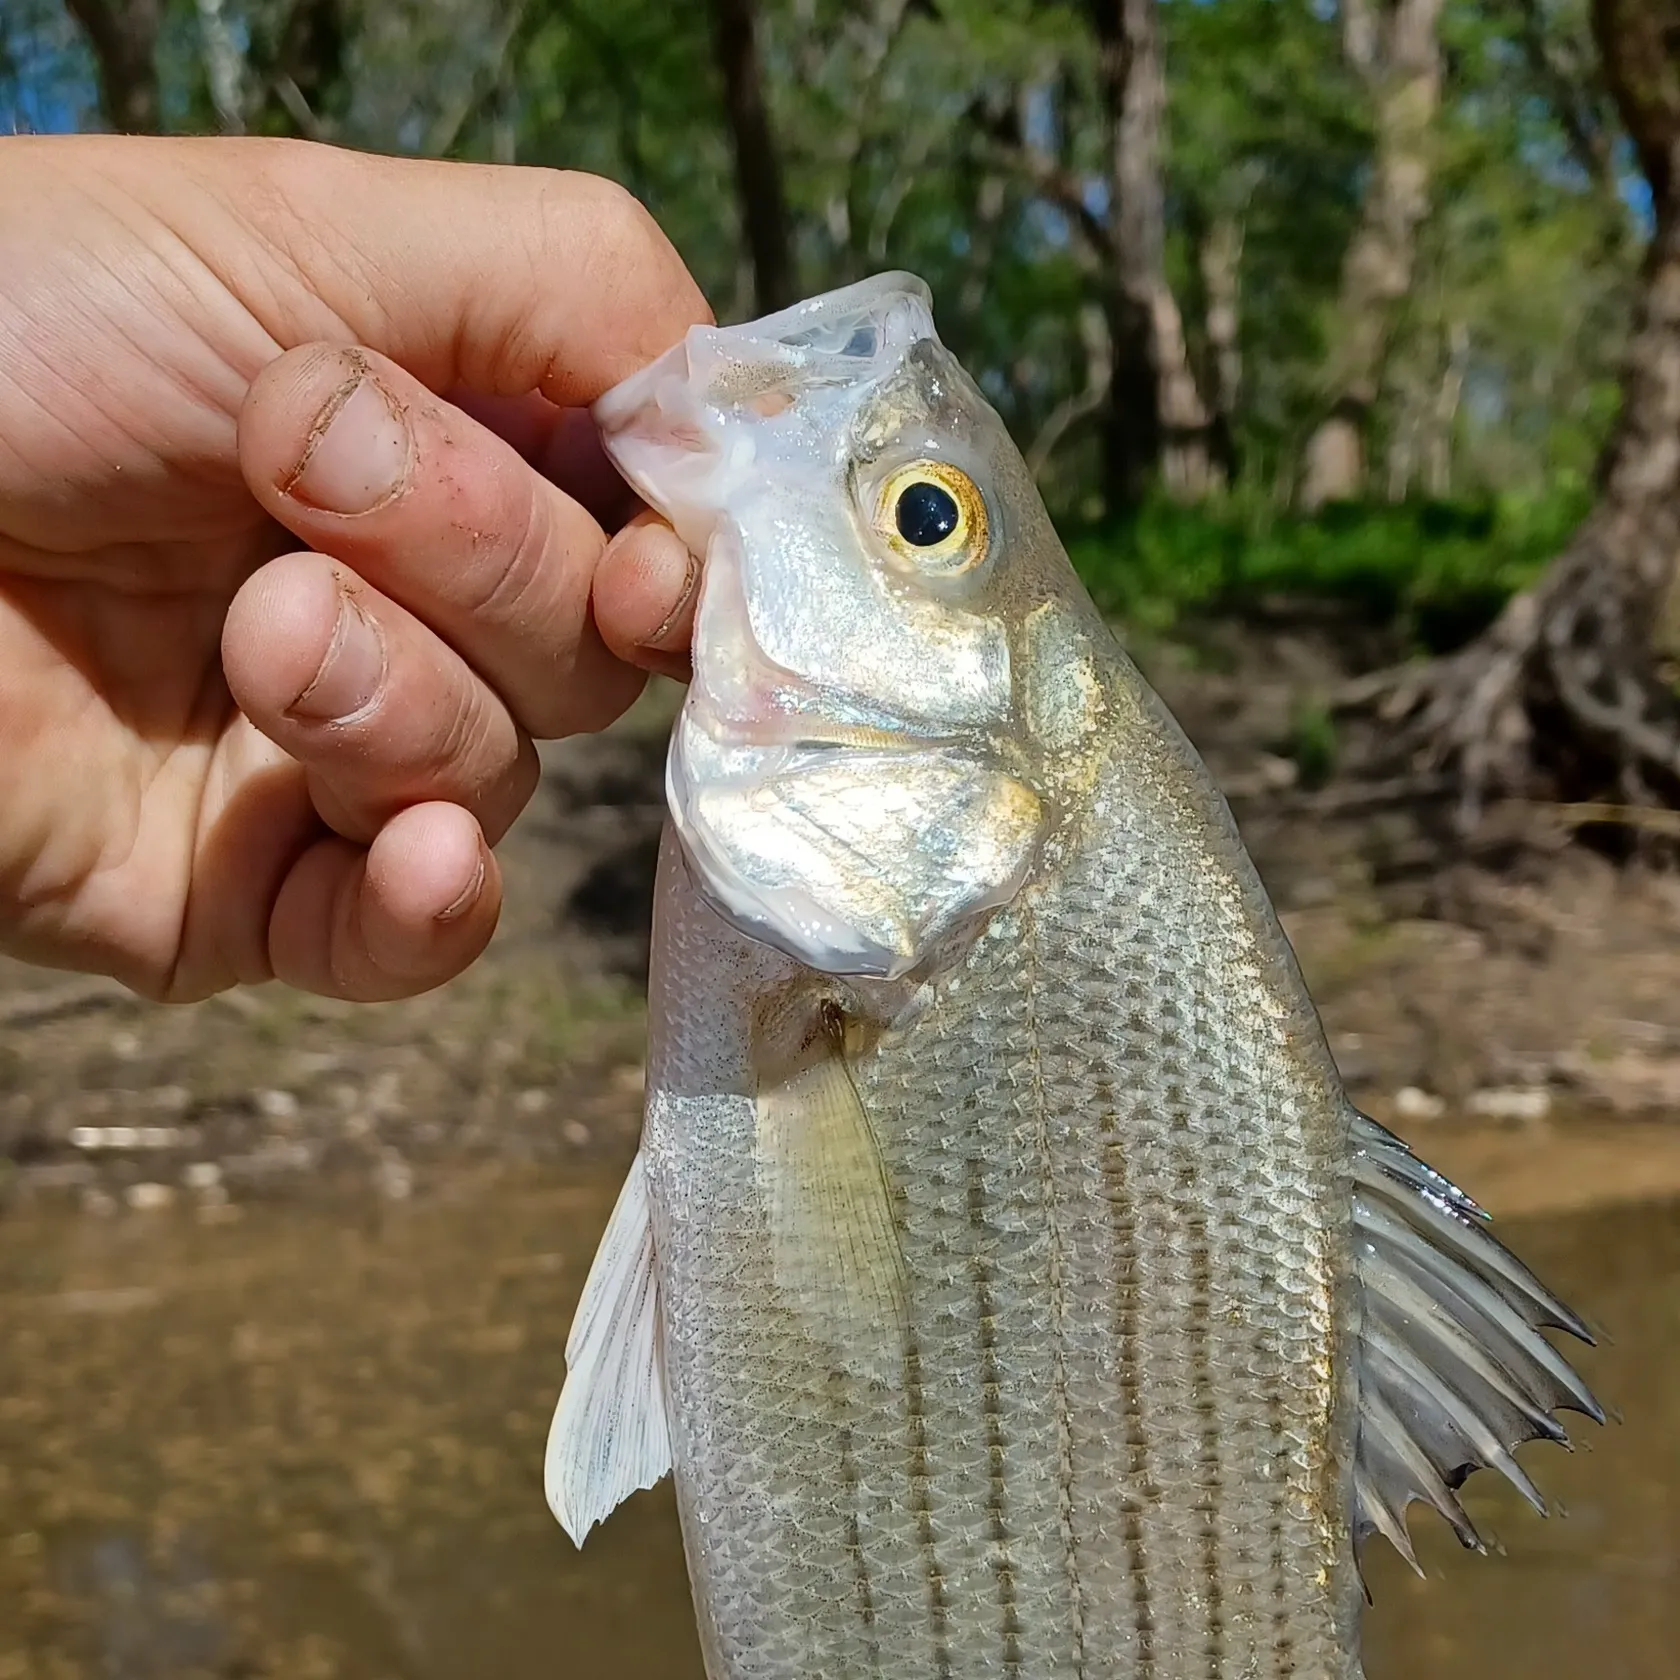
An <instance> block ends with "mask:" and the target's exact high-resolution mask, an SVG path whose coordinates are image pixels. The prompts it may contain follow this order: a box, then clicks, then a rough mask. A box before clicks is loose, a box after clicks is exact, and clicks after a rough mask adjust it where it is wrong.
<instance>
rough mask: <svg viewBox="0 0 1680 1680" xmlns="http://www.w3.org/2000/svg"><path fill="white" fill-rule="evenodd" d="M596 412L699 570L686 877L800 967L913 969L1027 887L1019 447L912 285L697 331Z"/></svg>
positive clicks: (671, 788) (685, 784)
mask: <svg viewBox="0 0 1680 1680" xmlns="http://www.w3.org/2000/svg"><path fill="white" fill-rule="evenodd" d="M595 416H596V419H597V422H598V424H599V425H600V428H601V431H602V434H603V437H604V439H605V442H606V446H607V449H608V452H609V453H610V454H611V456H612V459H613V460H614V462H615V463H616V464H617V466H618V467H619V469H620V471H621V472H622V473H623V474H624V476H625V477H626V478H627V479H628V480H629V481H630V483H631V484H632V485H634V486H635V488H636V489H637V490H638V491H639V492H640V494H641V495H642V496H643V497H644V498H645V499H646V500H647V501H648V502H649V503H650V504H651V505H652V506H653V507H655V508H656V509H658V510H659V511H660V512H661V513H662V514H664V515H665V516H666V517H667V518H668V519H669V520H670V521H671V523H672V525H673V526H674V528H675V529H676V530H677V532H678V533H679V535H680V536H681V537H682V538H683V540H684V541H685V542H686V543H687V544H688V545H689V547H690V549H691V550H693V552H694V553H696V554H697V555H701V556H703V557H704V559H705V562H706V565H705V578H704V583H703V585H702V591H701V597H700V602H699V607H698V613H697V620H696V631H695V642H694V682H693V685H692V687H691V688H690V690H689V695H688V699H687V702H686V704H685V706H684V709H683V713H682V716H681V718H680V720H679V722H678V725H677V728H676V730H675V732H674V734H673V737H672V743H671V753H670V759H669V763H668V769H667V794H668V798H669V802H670V808H671V814H672V818H673V820H674V823H675V826H676V830H677V833H678V836H679V838H680V840H681V842H682V846H683V850H684V853H685V855H686V857H687V860H688V863H689V866H690V869H691V871H692V873H693V875H694V877H695V880H696V883H697V885H698V886H699V888H700V890H701V891H702V892H703V893H704V894H705V896H706V897H707V898H708V899H709V900H710V901H711V902H712V904H713V905H714V906H715V907H716V908H717V909H719V910H720V911H721V912H722V913H723V914H724V916H725V917H726V918H728V919H729V920H730V921H731V922H733V923H734V924H735V925H736V926H737V927H738V928H740V929H741V930H742V931H743V932H745V933H747V934H749V935H751V936H753V937H755V938H758V939H761V940H763V941H765V942H766V943H768V944H770V945H773V946H775V947H776V948H778V949H779V950H782V951H784V952H785V953H787V954H788V955H790V956H792V957H794V958H795V959H796V960H798V961H800V962H803V963H805V964H807V965H809V966H811V967H813V968H816V969H819V970H823V971H825V972H828V973H832V974H844V975H857V976H871V977H882V978H896V977H898V976H900V975H902V974H905V973H906V972H908V971H909V970H911V969H913V968H915V967H916V966H917V965H918V964H920V963H921V962H922V961H923V960H924V959H925V958H926V957H927V956H928V955H929V953H930V952H931V951H932V950H933V949H934V948H935V947H936V946H937V945H938V944H939V943H940V942H941V941H942V940H943V939H945V938H946V936H947V935H950V934H951V933H953V932H954V931H960V930H962V929H963V928H964V927H966V926H969V925H971V924H972V923H973V922H974V920H975V918H977V917H978V916H980V915H981V914H983V913H984V912H986V911H987V910H989V909H991V908H994V907H996V906H997V905H999V904H1001V903H1003V902H1005V901H1006V900H1007V899H1009V898H1010V897H1011V896H1012V895H1013V894H1014V893H1015V892H1016V891H1017V890H1018V889H1019V887H1020V886H1021V884H1022V882H1023V881H1024V879H1025V878H1026V875H1027V872H1028V870H1029V868H1030V866H1031V863H1032V860H1033V858H1034V856H1035V853H1036V850H1037V846H1038V843H1039V839H1040V836H1041V832H1042V828H1043V825H1044V821H1045V816H1044V810H1043V807H1042V805H1041V803H1040V799H1039V796H1038V794H1037V793H1036V792H1035V790H1034V787H1033V785H1032V778H1031V776H1030V775H1029V774H1028V773H1027V772H1026V770H1025V769H1024V758H1023V753H1022V750H1021V742H1020V739H1019V734H1018V724H1017V719H1016V712H1017V706H1016V699H1015V684H1014V678H1013V673H1012V669H1011V642H1010V632H1009V615H1008V613H1007V612H1006V611H1005V610H1004V605H1003V603H1004V602H1005V601H1006V597H1007V595H1008V591H1007V589H1006V588H1004V587H1003V586H1002V585H1001V584H1000V576H1001V573H1002V571H1003V569H1004V568H1003V566H1002V561H1001V558H1000V557H1001V556H1002V554H1003V553H1004V552H1005V551H1006V550H1007V548H1008V545H1009V541H1010V536H1011V518H1010V512H1011V510H1010V508H1009V507H1008V506H1006V505H1004V504H1005V500H1006V498H1002V497H1000V495H999V491H998V486H997V483H996V482H995V480H996V473H995V472H994V471H993V467H994V465H995V462H996V460H997V458H998V455H999V452H1000V451H1001V452H1007V455H1008V458H1009V459H1011V460H1015V459H1017V458H1016V457H1014V454H1013V449H1012V446H1010V445H1009V443H1008V439H1007V435H1006V434H1005V433H1004V431H1003V427H1002V424H1001V422H1000V421H999V420H998V419H997V416H996V415H995V414H993V412H992V411H991V409H990V407H989V406H988V405H987V404H986V403H985V401H984V399H983V398H982V397H981V396H980V393H979V392H978V391H977V390H976V389H975V387H974V386H973V384H972V383H971V382H970V381H969V379H968V378H967V376H966V375H965V374H964V373H963V372H962V370H961V368H960V367H958V365H957V364H956V362H955V361H954V360H953V359H952V357H951V356H950V354H949V353H948V352H947V351H946V350H945V349H944V347H943V346H942V345H941V344H940V342H939V339H938V335H937V333H936V332H935V330H934V324H933V317H932V313H931V309H930V304H929V297H928V292H927V288H926V287H925V286H924V285H923V284H922V282H921V281H919V280H917V279H915V278H914V277H912V276H910V275H905V274H888V275H882V276H880V277H878V278H876V279H874V280H869V281H865V282H862V283H861V284H858V285H855V286H850V287H846V288H844V289H843V290H840V291H837V292H832V293H829V294H827V295H826V296H822V297H818V298H814V299H812V300H811V301H809V302H807V303H803V304H799V305H797V306H796V307H794V308H792V309H789V310H785V311H783V312H781V313H780V314H776V315H771V316H768V317H766V318H765V319H763V320H760V321H754V322H750V323H748V324H746V325H744V326H739V327H731V328H713V327H696V328H694V329H693V330H692V331H691V332H690V333H689V335H688V337H687V338H686V339H685V340H684V342H683V343H682V344H680V345H678V346H677V347H676V348H674V349H673V350H671V351H669V352H668V353H667V354H666V355H665V356H664V357H662V358H661V359H660V360H659V361H657V362H655V363H653V364H652V365H651V366H650V367H648V368H645V369H644V370H643V371H642V372H641V373H639V374H637V375H635V376H634V377H633V378H631V379H628V380H626V381H625V382H624V383H623V384H621V385H619V386H618V387H616V388H615V389H614V390H612V391H610V392H608V393H607V394H606V395H605V396H604V397H602V398H601V400H600V401H599V403H598V404H597V405H596V408H595ZM1035 505H1036V502H1035Z"/></svg>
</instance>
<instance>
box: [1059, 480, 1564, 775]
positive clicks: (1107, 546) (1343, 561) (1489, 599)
mask: <svg viewBox="0 0 1680 1680" xmlns="http://www.w3.org/2000/svg"><path fill="white" fill-rule="evenodd" d="M1589 502H1590V498H1589V497H1588V496H1587V495H1586V493H1585V492H1584V491H1583V490H1580V489H1576V490H1574V491H1567V492H1560V493H1557V494H1555V495H1552V496H1550V497H1547V498H1543V499H1527V498H1522V497H1516V496H1510V497H1500V498H1493V499H1484V500H1478V501H1462V502H1446V501H1418V502H1410V503H1404V504H1400V505H1398V506H1393V507H1356V506H1346V507H1335V508H1331V509H1329V510H1327V511H1326V512H1325V513H1323V514H1322V515H1320V516H1319V517H1317V518H1313V519H1306V518H1300V517H1296V516H1293V515H1289V514H1280V513H1278V512H1276V511H1275V510H1273V509H1270V508H1268V507H1265V506H1264V505H1262V504H1260V503H1259V502H1258V501H1256V500H1252V499H1247V498H1244V497H1241V496H1238V497H1232V498H1230V499H1228V500H1226V501H1224V502H1221V503H1210V504H1208V505H1205V506H1202V507H1193V508H1186V507H1179V506H1175V505H1174V504H1172V503H1170V502H1166V501H1155V502H1151V503H1150V504H1149V505H1148V506H1146V507H1145V508H1144V509H1143V510H1142V511H1141V512H1140V513H1139V514H1138V515H1137V516H1136V518H1134V519H1132V520H1129V521H1127V522H1126V523H1125V524H1123V525H1119V526H1113V527H1109V528H1106V529H1101V528H1099V529H1093V530H1090V531H1087V532H1085V533H1083V534H1081V535H1079V536H1077V537H1075V538H1074V539H1073V541H1071V542H1070V543H1069V552H1070V554H1071V555H1072V557H1073V562H1074V565H1075V566H1076V567H1077V568H1078V570H1079V572H1080V574H1081V575H1082V576H1083V577H1084V579H1085V581H1086V583H1087V584H1088V585H1089V587H1090V589H1091V592H1092V594H1093V595H1094V596H1095V597H1096V599H1097V601H1098V603H1099V604H1100V605H1101V606H1102V607H1103V608H1104V609H1105V610H1106V611H1109V612H1112V613H1115V614H1116V615H1118V616H1120V617H1122V618H1125V619H1127V620H1129V621H1131V622H1133V623H1135V624H1137V625H1139V626H1140V627H1143V628H1145V629H1148V630H1163V629H1166V628H1167V627H1169V626H1170V625H1171V624H1172V623H1173V621H1174V620H1175V619H1177V618H1180V617H1184V616H1194V615H1200V614H1207V613H1214V612H1240V611H1242V610H1243V609H1244V608H1253V607H1256V606H1259V605H1262V604H1264V603H1266V602H1267V601H1270V600H1276V599H1287V598H1303V597H1305V598H1319V599H1326V598H1329V599H1336V600H1339V601H1343V602H1346V603H1349V604H1350V605H1351V606H1353V607H1354V608H1355V609H1357V610H1358V611H1359V612H1360V613H1361V614H1362V615H1364V616H1366V617H1368V618H1369V619H1370V620H1371V621H1372V622H1373V623H1379V624H1383V623H1394V624H1395V625H1397V626H1398V628H1399V630H1400V632H1401V633H1402V635H1404V636H1405V637H1406V638H1407V640H1408V641H1409V642H1411V643H1412V644H1414V645H1415V646H1416V647H1418V648H1419V649H1420V650H1423V651H1429V652H1440V651H1444V650H1446V649H1448V648H1452V647H1455V646H1457V645H1459V644H1460V643H1462V642H1464V641H1467V640H1468V639H1469V638H1470V637H1471V636H1473V635H1474V634H1475V633H1476V632H1477V631H1478V630H1480V629H1482V628H1483V627H1484V626H1486V625H1487V624H1488V623H1489V622H1491V621H1492V619H1493V618H1494V617H1495V615H1496V614H1497V613H1498V611H1499V609H1500V608H1501V607H1502V606H1503V605H1504V604H1505V602H1506V601H1507V600H1508V599H1509V598H1510V597H1511V595H1512V594H1513V593H1514V592H1515V591H1516V590H1518V589H1521V588H1523V587H1524V586H1525V585H1527V584H1529V583H1531V582H1533V581H1534V579H1535V578H1536V577H1538V576H1539V574H1540V572H1541V571H1542V569H1543V568H1544V567H1545V566H1546V564H1547V562H1548V561H1550V560H1551V558H1552V557H1553V555H1555V554H1556V553H1557V551H1558V550H1559V548H1561V547H1562V546H1563V543H1564V542H1565V541H1566V540H1567V538H1568V536H1569V534H1570V532H1571V531H1572V530H1573V529H1574V527H1575V525H1576V524H1577V523H1579V521H1580V519H1581V517H1582V515H1583V514H1584V513H1585V512H1586V510H1587V507H1588V505H1589ZM1304 768H1305V767H1304V766H1303V769H1304Z"/></svg>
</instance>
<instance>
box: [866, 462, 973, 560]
mask: <svg viewBox="0 0 1680 1680" xmlns="http://www.w3.org/2000/svg"><path fill="white" fill-rule="evenodd" d="M875 524H876V528H877V529H878V530H879V531H880V533H881V535H882V536H883V537H884V538H885V539H886V541H887V544H888V546H889V547H890V548H891V549H892V550H893V551H894V553H896V554H898V555H899V556H900V557H901V558H903V559H905V560H907V561H909V562H910V563H911V564H912V565H914V566H915V567H916V568H917V569H918V570H920V571H926V572H932V573H934V574H936V575H939V576H944V577H955V576H959V575H960V574H961V573H963V572H967V571H972V570H973V569H974V567H976V566H977V565H979V564H980V562H981V561H982V560H984V559H985V557H986V547H987V535H988V532H987V519H986V502H985V498H984V497H983V496H982V495H981V494H980V490H979V487H978V486H977V485H976V484H975V482H974V480H973V479H972V478H970V477H969V476H968V474H967V473H965V472H964V471H963V470H962V469H961V468H960V467H953V466H952V465H951V464H950V463H949V462H948V461H916V462H914V463H912V464H911V465H910V466H907V467H900V468H899V469H898V471H896V472H894V473H892V474H890V475H889V476H888V478H887V481H886V483H885V484H883V485H882V486H881V492H880V498H879V501H878V504H877V508H876V514H875Z"/></svg>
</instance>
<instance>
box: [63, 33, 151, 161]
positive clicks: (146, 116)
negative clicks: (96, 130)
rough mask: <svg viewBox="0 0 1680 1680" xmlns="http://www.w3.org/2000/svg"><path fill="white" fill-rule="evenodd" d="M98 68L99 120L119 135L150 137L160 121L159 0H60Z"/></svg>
mask: <svg viewBox="0 0 1680 1680" xmlns="http://www.w3.org/2000/svg"><path fill="white" fill-rule="evenodd" d="M65 4H66V6H67V7H68V9H69V12H70V15H71V16H72V17H73V18H74V19H75V20H76V22H77V23H78V24H80V25H81V28H82V33H83V34H84V35H86V36H87V40H88V45H89V46H90V47H91V48H92V49H93V57H94V62H95V64H96V65H97V66H98V70H99V97H100V103H101V104H102V105H103V106H104V107H105V119H106V121H107V122H109V123H110V125H111V126H112V128H114V129H116V130H118V132H120V133H123V134H156V133H158V132H160V130H161V128H162V123H163V112H162V101H161V99H160V97H159V90H158V72H157V38H158V27H159V25H160V24H161V22H162V17H163V4H162V0H65Z"/></svg>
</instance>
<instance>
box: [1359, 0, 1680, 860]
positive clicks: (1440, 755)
mask: <svg viewBox="0 0 1680 1680" xmlns="http://www.w3.org/2000/svg"><path fill="white" fill-rule="evenodd" d="M1593 26H1594V33H1595V35H1596V36H1597V38H1598V42H1599V47H1600V51H1601V52H1602V54H1603V56H1604V62H1605V67H1606V70H1607V72H1608V77H1609V81H1610V85H1611V87H1612V89H1613V90H1614V92H1615V96H1616V101H1617V104H1618V106H1619V107H1620V110H1621V114H1622V119H1623V121H1624V123H1625V124H1626V126H1627V129H1628V132H1629V134H1630V135H1631V136H1632V138H1633V141H1634V144H1635V147H1636V150H1637V153H1638V157H1639V161H1640V166H1641V168H1642V169H1643V170H1644V172H1645V176H1646V179H1647V180H1648V182H1649V183H1650V187H1651V195H1652V202H1653V207H1654V210H1655V218H1656V230H1655V234H1654V236H1653V238H1652V240H1651V244H1650V248H1649V250H1648V251H1647V252H1646V255H1645V262H1644V266H1643V269H1642V273H1641V283H1640V296H1639V302H1638V306H1637V310H1636V316H1635V321H1634V330H1633V335H1632V341H1631V343H1630V345H1629V349H1628V356H1627V362H1626V365H1625V368H1624V372H1623V377H1622V408H1621V413H1620V416H1619V418H1618V420H1617V424H1616V427H1615V430H1614V432H1613V434H1612V436H1611V440H1610V443H1609V446H1608V448H1607V449H1606V451H1605V455H1604V462H1603V470H1602V482H1601V492H1600V498H1599V502H1598V505H1597V506H1596V507H1595V508H1594V510H1593V512H1592V513H1591V514H1590V515H1589V516H1588V518H1587V519H1586V521H1585V522H1584V523H1583V524H1582V526H1581V528H1580V530H1579V531H1578V532H1577V533H1576V535H1575V537H1574V539H1573V540H1572V541H1571V543H1570V544H1569V546H1568V548H1566V549H1565V550H1564V552H1563V553H1562V554H1561V555H1560V556H1559V557H1558V558H1557V560H1555V561H1554V562H1553V564H1552V566H1551V567H1550V569H1549V570H1548V571H1547V573H1546V575H1545V576H1544V577H1543V578H1542V579H1541V580H1540V582H1539V583H1538V584H1537V585H1536V586H1535V587H1534V588H1533V589H1531V590H1527V591H1525V592H1524V593H1522V594H1520V595H1518V596H1516V597H1515V598H1514V599H1513V600H1512V601H1511V603H1510V604H1509V605H1508V606H1507V607H1506V609H1505V611H1504V612H1503V613H1502V614H1501V615H1500V617H1499V619H1498V621H1497V622H1496V623H1495V624H1494V625H1493V626H1492V628H1491V629H1490V630H1488V631H1487V632H1486V633H1485V634H1484V635H1483V636H1482V637H1480V638H1479V639H1478V640H1477V641H1475V642H1473V643H1471V644H1470V645H1469V646H1468V647H1467V648H1465V649H1464V650H1463V651H1462V652H1460V653H1459V654H1456V655H1454V656H1453V657H1452V658H1450V659H1448V660H1446V661H1443V662H1442V663H1440V664H1438V665H1436V666H1434V667H1429V668H1426V669H1425V670H1424V671H1423V673H1422V674H1421V676H1418V677H1410V678H1404V677H1403V678H1402V679H1401V680H1400V681H1399V683H1398V684H1397V685H1395V687H1394V688H1393V690H1392V692H1391V694H1390V697H1389V700H1388V703H1387V704H1386V705H1385V706H1384V708H1383V710H1384V713H1385V714H1386V715H1387V716H1389V717H1390V718H1396V719H1398V718H1408V719H1409V723H1408V725H1407V727H1406V728H1405V730H1404V731H1403V736H1402V739H1403V742H1404V744H1405V745H1406V746H1407V747H1408V748H1409V749H1410V750H1412V751H1413V752H1414V753H1417V754H1418V755H1420V756H1421V757H1422V758H1423V759H1424V761H1425V762H1427V763H1431V764H1434V765H1436V766H1440V767H1444V768H1447V769H1449V770H1450V772H1451V774H1452V778H1453V782H1454V785H1455V786H1456V789H1457V793H1458V812H1457V816H1458V826H1459V827H1460V829H1461V830H1468V829H1469V828H1472V827H1474V826H1475V824H1476V822H1477V821H1478V820H1479V817H1480V813H1481V809H1482V805H1483V803H1484V801H1485V799H1486V798H1487V797H1488V796H1489V795H1490V794H1498V793H1507V794H1524V795H1540V796H1543V797H1547V798H1551V799H1565V800H1605V799H1610V800H1614V801H1616V802H1618V803H1643V802H1647V801H1649V800H1652V799H1654V798H1655V799H1661V800H1663V801H1665V802H1667V803H1670V804H1680V703H1677V691H1676V682H1675V677H1674V675H1673V667H1674V665H1675V663H1676V661H1677V659H1680V633H1677V632H1680V624H1677V622H1676V621H1677V616H1680V615H1677V614H1676V611H1675V608H1676V605H1677V603H1676V587H1675V585H1676V566H1677V561H1680V53H1676V51H1675V49H1674V45H1673V43H1675V42H1676V41H1680V0H1594V6H1593Z"/></svg>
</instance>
